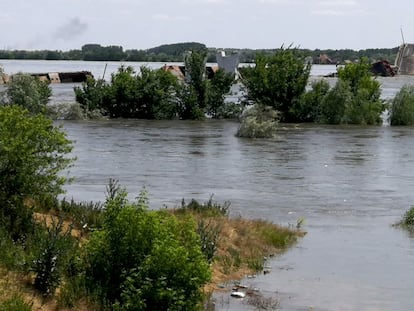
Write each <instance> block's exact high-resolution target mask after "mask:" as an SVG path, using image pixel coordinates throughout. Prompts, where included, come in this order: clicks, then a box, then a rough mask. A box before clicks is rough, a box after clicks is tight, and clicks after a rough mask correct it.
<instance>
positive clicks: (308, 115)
mask: <svg viewBox="0 0 414 311" xmlns="http://www.w3.org/2000/svg"><path fill="white" fill-rule="evenodd" d="M311 88H312V89H311V90H310V91H308V92H306V93H304V94H303V95H302V96H301V98H300V100H299V101H296V102H295V104H294V105H293V107H292V110H291V114H292V115H294V116H295V118H296V119H297V120H298V121H299V122H315V121H317V120H318V118H319V117H320V114H321V105H322V102H323V99H324V97H325V96H326V94H327V93H328V92H329V83H328V82H327V81H326V80H318V81H313V82H312V84H311Z"/></svg>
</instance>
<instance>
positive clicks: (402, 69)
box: [395, 43, 414, 75]
mask: <svg viewBox="0 0 414 311" xmlns="http://www.w3.org/2000/svg"><path fill="white" fill-rule="evenodd" d="M395 67H396V68H397V73H398V74H400V75H414V44H411V43H404V44H402V45H401V46H400V48H399V50H398V53H397V57H396V58H395Z"/></svg>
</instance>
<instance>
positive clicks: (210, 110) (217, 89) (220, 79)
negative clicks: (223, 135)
mask: <svg viewBox="0 0 414 311" xmlns="http://www.w3.org/2000/svg"><path fill="white" fill-rule="evenodd" d="M233 82H234V76H233V75H232V74H230V73H227V72H225V71H224V70H223V69H219V70H217V71H216V72H215V73H214V76H213V78H212V79H211V80H209V81H208V84H207V89H208V92H207V106H206V113H207V114H208V115H209V116H211V117H212V118H213V119H219V118H225V117H227V115H228V114H229V109H227V106H226V104H225V102H224V100H225V94H228V93H229V92H230V88H231V85H232V84H233Z"/></svg>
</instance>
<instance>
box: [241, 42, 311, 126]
mask: <svg viewBox="0 0 414 311" xmlns="http://www.w3.org/2000/svg"><path fill="white" fill-rule="evenodd" d="M310 68H311V66H310V65H309V64H307V63H305V59H304V57H303V56H302V55H300V54H299V52H298V50H296V49H289V48H288V49H284V48H283V47H282V48H281V49H280V50H278V51H277V52H276V53H275V54H274V55H271V56H266V55H263V54H258V55H257V56H256V59H255V66H253V67H245V68H242V69H241V74H242V76H243V80H242V82H243V84H244V85H245V87H246V91H247V94H246V96H247V99H248V100H249V101H251V102H253V103H256V104H259V105H262V106H268V107H272V108H273V109H275V110H276V111H279V112H280V113H281V116H280V117H281V121H284V122H290V121H294V120H295V119H296V118H295V116H293V115H291V114H290V112H291V108H292V107H293V105H294V104H295V102H296V101H298V100H299V98H300V96H301V95H302V94H303V93H304V92H305V88H306V84H307V82H308V78H309V74H310Z"/></svg>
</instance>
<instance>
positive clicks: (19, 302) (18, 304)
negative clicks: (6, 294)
mask: <svg viewBox="0 0 414 311" xmlns="http://www.w3.org/2000/svg"><path fill="white" fill-rule="evenodd" d="M31 310H32V307H31V306H30V305H29V304H27V303H26V302H25V301H24V300H23V298H22V297H21V296H20V295H14V296H12V297H11V298H9V299H6V300H5V301H3V302H0V311H31Z"/></svg>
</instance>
